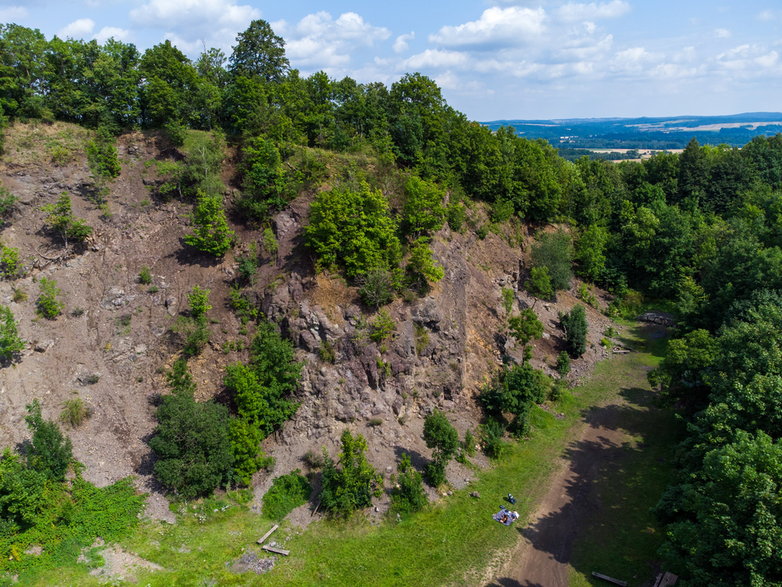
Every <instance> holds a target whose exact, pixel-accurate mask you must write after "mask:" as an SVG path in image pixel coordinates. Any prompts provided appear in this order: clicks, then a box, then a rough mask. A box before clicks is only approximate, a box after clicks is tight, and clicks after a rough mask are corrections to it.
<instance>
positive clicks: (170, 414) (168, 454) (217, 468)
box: [149, 393, 233, 499]
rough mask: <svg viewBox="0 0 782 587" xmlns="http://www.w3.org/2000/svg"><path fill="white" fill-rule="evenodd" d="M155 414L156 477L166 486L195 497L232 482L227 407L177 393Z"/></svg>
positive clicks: (153, 447)
mask: <svg viewBox="0 0 782 587" xmlns="http://www.w3.org/2000/svg"><path fill="white" fill-rule="evenodd" d="M155 415H156V417H157V421H158V425H157V428H156V429H155V432H154V435H153V437H152V439H151V440H150V441H149V446H150V448H151V449H152V450H153V451H154V452H155V454H156V456H157V460H156V461H155V465H154V473H155V477H156V478H157V479H158V481H160V483H161V484H162V485H163V486H164V487H166V488H167V489H168V490H169V491H172V492H174V493H175V494H177V495H179V496H181V497H183V498H185V499H192V498H194V497H199V496H203V495H208V494H210V493H211V492H212V491H213V490H214V489H216V488H218V487H221V486H226V485H228V484H229V482H230V480H231V478H232V470H233V453H232V451H231V443H230V438H229V418H228V409H227V408H226V407H225V406H222V405H220V404H216V403H214V402H211V401H208V402H203V403H199V402H197V401H195V399H193V396H192V395H191V394H188V393H175V394H173V395H168V396H165V397H164V398H163V401H162V403H161V404H160V406H159V407H158V409H157V411H156V413H155Z"/></svg>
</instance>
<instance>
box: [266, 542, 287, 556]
mask: <svg viewBox="0 0 782 587" xmlns="http://www.w3.org/2000/svg"><path fill="white" fill-rule="evenodd" d="M261 548H263V549H264V550H268V551H269V552H273V553H275V554H281V555H283V556H288V555H289V554H290V553H291V551H290V550H284V549H282V548H276V547H274V546H269V545H268V544H264V545H263V546H261Z"/></svg>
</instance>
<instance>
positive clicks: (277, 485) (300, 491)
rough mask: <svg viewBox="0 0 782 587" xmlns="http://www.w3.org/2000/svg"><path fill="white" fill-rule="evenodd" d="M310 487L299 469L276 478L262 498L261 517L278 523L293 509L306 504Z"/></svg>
mask: <svg viewBox="0 0 782 587" xmlns="http://www.w3.org/2000/svg"><path fill="white" fill-rule="evenodd" d="M311 491H312V487H311V486H310V482H309V481H307V478H306V477H304V476H303V475H302V474H301V471H300V470H299V469H296V470H295V471H292V472H291V473H288V474H287V475H282V476H280V477H277V478H276V479H275V480H274V481H272V486H271V487H270V488H269V490H268V491H267V492H266V493H265V494H264V496H263V515H264V516H266V517H267V518H270V519H272V520H277V521H280V520H282V519H283V518H284V517H285V516H287V515H288V514H289V513H290V512H291V511H292V510H293V509H294V508H297V507H299V506H300V505H302V504H304V503H306V502H307V500H308V499H309V497H310V492H311Z"/></svg>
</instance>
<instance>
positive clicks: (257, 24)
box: [228, 19, 290, 82]
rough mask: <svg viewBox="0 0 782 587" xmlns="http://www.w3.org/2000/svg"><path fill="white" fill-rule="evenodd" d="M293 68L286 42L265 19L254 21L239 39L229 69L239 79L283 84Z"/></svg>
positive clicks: (229, 61)
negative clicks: (257, 79)
mask: <svg viewBox="0 0 782 587" xmlns="http://www.w3.org/2000/svg"><path fill="white" fill-rule="evenodd" d="M289 69H290V63H289V62H288V58H287V57H286V56H285V40H284V39H283V38H282V37H280V36H278V35H276V34H275V33H274V31H273V30H272V27H271V25H270V24H269V23H268V22H266V21H265V20H260V19H259V20H254V21H252V22H251V23H250V26H249V27H247V29H246V30H245V31H244V32H242V33H239V35H238V36H237V37H236V45H235V46H234V47H233V53H231V57H230V58H229V60H228V70H229V71H230V72H231V73H232V74H233V75H234V76H235V77H248V78H252V77H260V78H261V79H262V80H264V81H267V82H280V81H282V79H283V78H284V77H285V76H286V75H287V73H288V70H289Z"/></svg>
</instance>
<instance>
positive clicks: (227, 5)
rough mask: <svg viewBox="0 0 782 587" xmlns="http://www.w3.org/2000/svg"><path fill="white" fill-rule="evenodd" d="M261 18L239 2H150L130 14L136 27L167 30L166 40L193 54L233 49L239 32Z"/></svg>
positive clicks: (180, 0) (223, 0)
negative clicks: (209, 50) (213, 49)
mask: <svg viewBox="0 0 782 587" xmlns="http://www.w3.org/2000/svg"><path fill="white" fill-rule="evenodd" d="M260 16H261V13H260V11H258V10H257V9H255V8H253V7H252V6H249V5H247V4H237V2H236V1H235V0H148V2H146V3H145V4H142V5H141V6H139V7H138V8H134V9H133V10H131V11H130V19H131V21H132V22H133V23H134V24H135V25H137V26H140V27H152V28H157V29H163V30H165V31H167V32H166V34H165V38H167V39H169V40H171V41H172V42H173V43H175V44H176V45H177V46H178V47H179V48H180V49H182V50H183V51H185V52H186V53H191V54H192V53H194V52H196V51H198V50H200V49H202V48H203V44H206V46H208V47H209V46H214V47H218V48H221V49H227V50H230V45H231V44H232V43H233V42H234V40H235V38H236V35H237V33H239V32H241V31H243V30H245V29H246V28H247V26H248V25H249V24H250V22H251V21H252V20H254V19H257V18H260Z"/></svg>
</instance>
